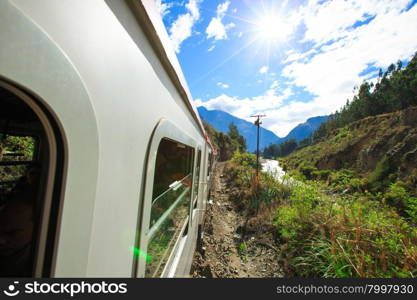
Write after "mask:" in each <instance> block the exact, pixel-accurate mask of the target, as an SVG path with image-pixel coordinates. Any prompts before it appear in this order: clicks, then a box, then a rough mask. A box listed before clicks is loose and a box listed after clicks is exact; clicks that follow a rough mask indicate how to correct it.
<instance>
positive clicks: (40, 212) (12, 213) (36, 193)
mask: <svg viewBox="0 0 417 300" xmlns="http://www.w3.org/2000/svg"><path fill="white" fill-rule="evenodd" d="M6 87H7V89H6ZM11 91H13V92H11ZM18 95H19V96H18ZM26 98H27V99H26ZM23 99H25V100H23ZM35 111H36V112H35ZM44 117H45V115H44V114H43V113H42V111H41V109H40V108H39V107H37V106H36V105H35V104H34V103H32V102H30V98H29V97H28V96H26V94H24V93H23V92H20V91H19V90H17V89H15V88H14V87H11V86H9V85H8V84H6V83H4V82H1V81H0V277H31V276H37V277H38V276H42V275H48V274H46V273H43V272H45V269H46V268H48V270H49V267H50V265H48V267H45V264H47V263H49V261H50V259H51V258H46V260H45V251H42V250H40V249H41V248H40V247H41V245H42V247H43V248H42V249H45V245H46V243H47V239H46V236H47V234H45V233H46V232H48V230H49V228H45V226H43V228H41V226H40V224H48V222H47V221H45V222H44V221H43V218H44V211H45V209H46V194H48V193H49V194H48V195H51V194H52V192H50V191H51V190H52V188H51V189H48V187H47V184H46V182H47V181H48V178H49V175H50V174H51V173H50V172H51V170H50V162H51V157H55V156H53V154H52V153H53V150H52V149H51V148H50V144H49V142H50V140H49V138H48V137H49V136H50V134H49V133H48V132H47V131H46V129H45V126H44V125H45V122H46V120H45V119H42V120H41V118H44ZM54 141H55V140H54ZM54 153H55V152H54ZM47 191H49V192H47ZM48 199H49V200H50V199H51V198H50V197H48ZM49 203H50V202H49ZM49 207H50V206H49ZM48 220H49V219H48ZM41 236H42V238H41ZM51 257H52V255H51Z"/></svg>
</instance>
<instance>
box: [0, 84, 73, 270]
mask: <svg viewBox="0 0 417 300" xmlns="http://www.w3.org/2000/svg"><path fill="white" fill-rule="evenodd" d="M0 87H1V88H3V89H6V90H8V91H9V92H10V93H12V94H14V95H15V96H16V98H17V99H19V100H20V101H22V102H23V103H25V104H26V105H27V106H29V107H30V109H31V110H32V111H33V113H34V114H36V116H37V117H38V119H39V121H40V123H41V124H42V127H43V131H44V134H45V143H44V146H43V147H46V148H47V149H46V150H44V151H47V152H48V160H47V161H46V164H45V169H46V170H45V171H44V174H45V175H44V180H43V182H42V183H43V184H44V186H43V187H42V188H41V193H42V197H43V198H44V200H43V203H42V208H41V216H40V219H39V220H37V222H38V223H37V224H36V227H35V230H36V231H35V232H34V236H33V240H34V241H35V247H34V250H33V251H34V254H33V267H32V275H31V276H32V277H34V278H39V277H50V276H52V275H53V272H54V264H55V259H56V253H57V252H56V250H57V249H56V240H57V235H58V234H59V229H60V228H59V227H60V217H61V209H62V205H63V194H64V187H65V174H66V169H67V168H66V163H67V161H68V160H67V149H66V143H65V135H64V133H63V130H62V126H61V125H60V123H59V121H58V120H57V119H56V116H55V114H54V113H53V111H52V110H51V109H50V108H49V107H48V105H47V104H46V103H45V101H43V100H42V99H39V98H38V97H36V96H35V95H33V94H32V93H31V92H30V91H28V90H27V89H26V88H24V87H21V86H18V85H17V84H15V83H9V80H7V79H5V78H3V77H1V76H0ZM28 136H31V135H28ZM36 139H37V141H36V143H37V145H36V148H37V149H35V153H34V157H35V156H39V143H40V138H39V137H36ZM34 157H33V158H32V160H33V159H34ZM41 180H42V179H41Z"/></svg>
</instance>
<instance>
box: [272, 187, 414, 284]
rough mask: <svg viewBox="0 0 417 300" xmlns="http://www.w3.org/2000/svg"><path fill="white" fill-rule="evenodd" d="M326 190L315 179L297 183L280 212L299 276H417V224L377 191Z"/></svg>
mask: <svg viewBox="0 0 417 300" xmlns="http://www.w3.org/2000/svg"><path fill="white" fill-rule="evenodd" d="M322 190H323V186H322V185H320V184H318V183H314V182H308V184H295V185H293V186H292V190H291V196H290V203H288V204H285V205H282V206H281V207H279V209H278V211H277V213H276V218H275V221H274V225H275V226H276V227H277V231H278V233H279V236H280V238H281V239H282V240H283V241H284V242H285V247H282V249H284V250H283V253H282V254H283V256H284V259H286V260H287V262H288V263H289V266H290V271H291V272H292V274H293V275H294V276H306V277H411V276H417V229H416V228H414V227H412V226H410V225H409V224H407V222H405V221H404V220H403V219H402V218H401V217H399V215H398V213H397V212H396V211H395V210H393V209H392V208H390V207H389V206H386V205H384V204H383V203H381V202H380V201H375V200H374V198H373V197H369V198H368V197H367V196H366V195H363V194H354V195H344V196H343V197H340V196H339V197H336V196H330V195H327V194H325V193H324V192H323V191H322ZM413 201H414V200H413ZM416 203H417V202H416ZM413 205H414V202H413V204H411V206H413Z"/></svg>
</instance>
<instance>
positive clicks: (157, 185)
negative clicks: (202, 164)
mask: <svg viewBox="0 0 417 300" xmlns="http://www.w3.org/2000/svg"><path fill="white" fill-rule="evenodd" d="M193 160H194V150H193V148H191V147H189V146H186V145H184V144H182V143H178V142H175V141H172V140H169V139H166V138H164V139H162V141H161V143H160V144H159V147H158V152H157V156H156V166H155V174H154V184H153V192H152V205H151V217H150V224H149V227H150V230H149V237H148V238H149V242H148V249H147V254H148V256H149V257H151V258H152V259H151V260H150V261H148V263H147V264H146V270H145V276H146V277H157V276H160V275H161V274H162V271H163V270H164V267H165V265H166V263H167V262H168V259H169V256H170V253H171V252H172V250H173V247H174V245H175V241H176V240H177V239H178V237H179V236H180V234H181V229H182V228H183V227H184V225H185V223H186V222H187V220H188V215H189V207H190V203H191V183H192V180H193V178H192V177H193V174H192V170H193Z"/></svg>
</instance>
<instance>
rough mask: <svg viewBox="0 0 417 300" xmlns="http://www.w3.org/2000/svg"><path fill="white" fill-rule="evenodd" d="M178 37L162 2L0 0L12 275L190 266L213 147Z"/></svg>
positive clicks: (4, 253)
mask: <svg viewBox="0 0 417 300" xmlns="http://www.w3.org/2000/svg"><path fill="white" fill-rule="evenodd" d="M168 39H169V38H168V35H167V33H166V30H165V28H164V26H163V23H162V20H161V18H160V16H159V13H158V12H157V11H156V8H155V5H154V1H153V0H143V1H139V0H126V1H125V0H89V1H85V0H68V1H55V0H37V1H27V0H9V1H0V41H1V46H0V147H1V148H0V197H1V198H0V201H1V203H0V206H1V207H0V215H1V216H0V273H1V274H0V275H1V276H6V277H16V276H29V277H30V276H34V277H186V276H188V274H189V271H190V267H191V262H192V257H193V253H194V251H195V247H196V240H197V237H198V231H199V227H201V223H202V217H203V212H204V209H205V201H206V199H207V193H208V186H207V182H208V179H209V173H210V166H211V165H212V162H213V154H214V153H213V148H212V146H211V145H210V142H209V140H208V138H207V136H206V134H205V131H204V128H203V126H202V123H201V120H200V119H199V116H198V114H197V113H196V110H195V108H194V107H193V105H192V102H191V97H190V93H189V91H188V89H187V86H186V83H185V80H184V77H183V75H182V73H181V70H180V67H179V63H178V61H177V59H176V56H175V53H174V51H173V50H172V48H171V46H170V43H169V40H168ZM22 143H23V144H25V145H26V146H25V147H24V146H22ZM21 146H22V147H21ZM19 147H20V148H19ZM19 149H20V150H19ZM22 149H23V150H24V151H25V153H19V151H23V150H22ZM28 149H29V150H28ZM13 220H15V221H13ZM199 225H200V226H199ZM15 232H20V233H19V234H16V233H15Z"/></svg>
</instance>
